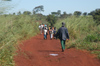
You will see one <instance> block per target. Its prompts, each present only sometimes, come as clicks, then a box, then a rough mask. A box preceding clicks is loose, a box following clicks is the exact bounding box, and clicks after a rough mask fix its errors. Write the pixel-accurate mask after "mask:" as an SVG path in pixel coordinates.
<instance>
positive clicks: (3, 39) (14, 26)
mask: <svg viewBox="0 0 100 66" xmlns="http://www.w3.org/2000/svg"><path fill="white" fill-rule="evenodd" d="M35 20H36V18H35V17H31V16H29V15H7V16H4V15H1V16H0V66H14V61H13V59H14V58H13V57H14V55H16V52H15V51H16V48H17V47H18V46H17V45H18V41H21V40H26V39H28V38H30V37H32V36H35V35H36V34H38V33H39V29H38V25H39V22H35Z"/></svg>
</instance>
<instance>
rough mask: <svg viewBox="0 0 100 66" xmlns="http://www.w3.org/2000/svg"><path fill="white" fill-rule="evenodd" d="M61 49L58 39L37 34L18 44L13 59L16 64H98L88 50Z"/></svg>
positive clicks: (39, 65) (24, 65) (48, 65)
mask: <svg viewBox="0 0 100 66" xmlns="http://www.w3.org/2000/svg"><path fill="white" fill-rule="evenodd" d="M61 51H62V50H61V44H60V41H59V40H56V39H53V40H50V38H49V35H48V39H47V40H44V39H43V35H38V36H35V37H32V38H31V39H29V40H26V41H24V42H23V44H20V48H19V49H18V51H17V53H18V55H17V56H15V57H14V61H15V64H16V66H100V61H99V60H97V59H96V58H94V56H93V55H91V54H89V53H88V52H84V51H81V50H76V49H66V50H65V52H61ZM55 55H56V56H55Z"/></svg>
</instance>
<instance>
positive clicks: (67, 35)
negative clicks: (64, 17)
mask: <svg viewBox="0 0 100 66" xmlns="http://www.w3.org/2000/svg"><path fill="white" fill-rule="evenodd" d="M66 37H67V40H69V34H68V30H67V29H66Z"/></svg>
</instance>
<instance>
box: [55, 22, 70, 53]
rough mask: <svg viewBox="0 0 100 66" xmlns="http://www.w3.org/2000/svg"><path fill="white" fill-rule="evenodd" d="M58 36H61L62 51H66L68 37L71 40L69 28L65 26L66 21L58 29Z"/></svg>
mask: <svg viewBox="0 0 100 66" xmlns="http://www.w3.org/2000/svg"><path fill="white" fill-rule="evenodd" d="M57 37H59V39H60V42H61V47H62V52H64V50H65V42H66V39H67V40H69V34H68V30H67V28H66V27H65V23H64V22H62V27H60V28H59V29H58V32H57V34H56V38H57Z"/></svg>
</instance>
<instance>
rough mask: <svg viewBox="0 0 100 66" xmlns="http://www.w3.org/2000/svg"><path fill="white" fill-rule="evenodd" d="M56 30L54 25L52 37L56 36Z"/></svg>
mask: <svg viewBox="0 0 100 66" xmlns="http://www.w3.org/2000/svg"><path fill="white" fill-rule="evenodd" d="M56 31H57V29H56V27H54V30H53V34H54V35H53V36H54V39H55V38H56Z"/></svg>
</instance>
